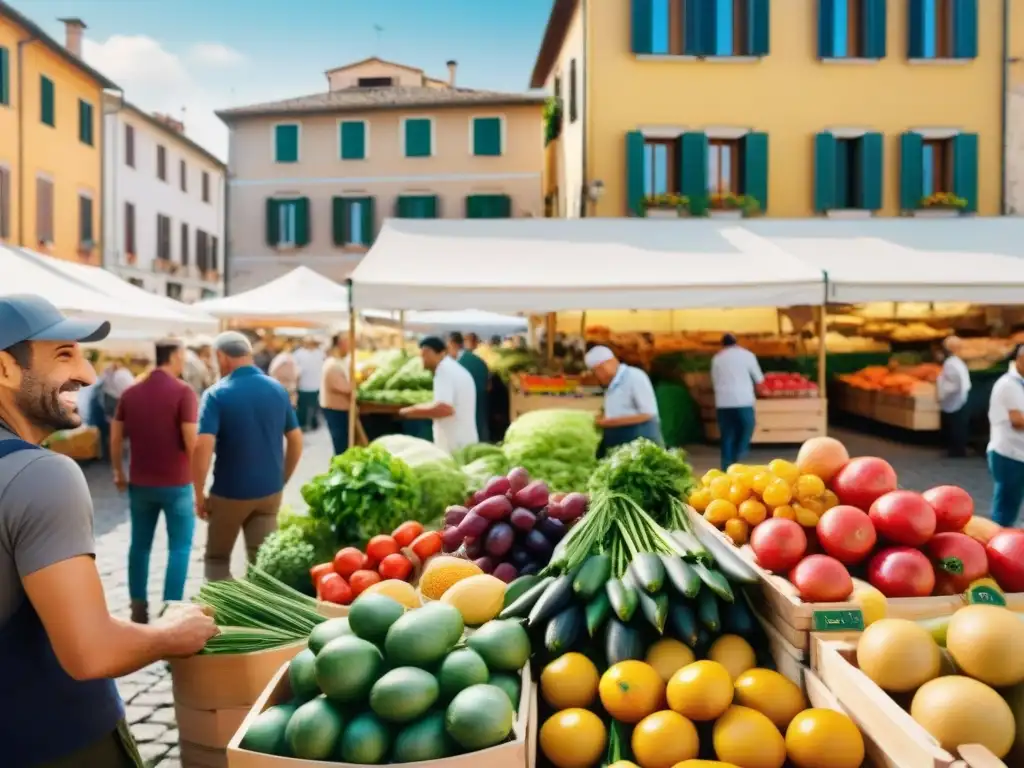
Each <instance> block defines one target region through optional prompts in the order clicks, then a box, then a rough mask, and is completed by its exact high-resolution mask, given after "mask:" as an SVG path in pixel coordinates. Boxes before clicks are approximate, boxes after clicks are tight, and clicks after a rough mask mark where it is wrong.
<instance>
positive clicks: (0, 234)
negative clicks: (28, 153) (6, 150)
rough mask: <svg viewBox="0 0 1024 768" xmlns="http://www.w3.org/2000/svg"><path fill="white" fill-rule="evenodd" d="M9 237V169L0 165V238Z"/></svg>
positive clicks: (6, 238) (5, 238)
mask: <svg viewBox="0 0 1024 768" xmlns="http://www.w3.org/2000/svg"><path fill="white" fill-rule="evenodd" d="M10 237H11V171H10V169H9V168H7V167H6V166H2V165H0V240H8V239H10Z"/></svg>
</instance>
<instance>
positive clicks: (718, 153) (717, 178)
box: [708, 139, 742, 195]
mask: <svg viewBox="0 0 1024 768" xmlns="http://www.w3.org/2000/svg"><path fill="white" fill-rule="evenodd" d="M741 163H742V158H741V157H740V142H739V141H738V140H735V139H711V140H710V141H709V142H708V192H709V193H710V194H712V195H726V194H730V193H731V194H734V195H738V194H742V189H741V188H740V187H741V184H740V174H739V170H740V164H741Z"/></svg>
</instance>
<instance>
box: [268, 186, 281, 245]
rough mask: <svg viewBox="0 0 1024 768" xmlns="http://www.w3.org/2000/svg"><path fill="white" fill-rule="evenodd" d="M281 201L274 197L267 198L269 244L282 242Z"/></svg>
mask: <svg viewBox="0 0 1024 768" xmlns="http://www.w3.org/2000/svg"><path fill="white" fill-rule="evenodd" d="M279 206H280V202H279V201H278V200H275V199H274V198H272V197H268V198H267V245H277V244H278V243H280V242H281V218H280V214H279V213H278V210H279Z"/></svg>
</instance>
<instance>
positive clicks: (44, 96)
mask: <svg viewBox="0 0 1024 768" xmlns="http://www.w3.org/2000/svg"><path fill="white" fill-rule="evenodd" d="M55 110H56V107H55V105H54V90H53V80H51V79H50V78H48V77H47V76H46V75H41V76H40V77H39V119H40V120H41V121H42V122H43V123H45V124H46V125H48V126H50V127H51V128H52V127H53V126H55V125H56V123H57V118H56V114H55Z"/></svg>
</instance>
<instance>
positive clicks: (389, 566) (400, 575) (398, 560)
mask: <svg viewBox="0 0 1024 768" xmlns="http://www.w3.org/2000/svg"><path fill="white" fill-rule="evenodd" d="M979 546H980V545H979ZM377 570H378V571H379V572H380V575H381V578H385V579H399V580H400V581H405V580H406V579H408V578H409V574H411V573H412V563H410V562H409V558H407V557H406V556H405V555H388V556H387V557H385V558H384V559H383V560H381V561H380V567H379V568H378V569H377Z"/></svg>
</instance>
